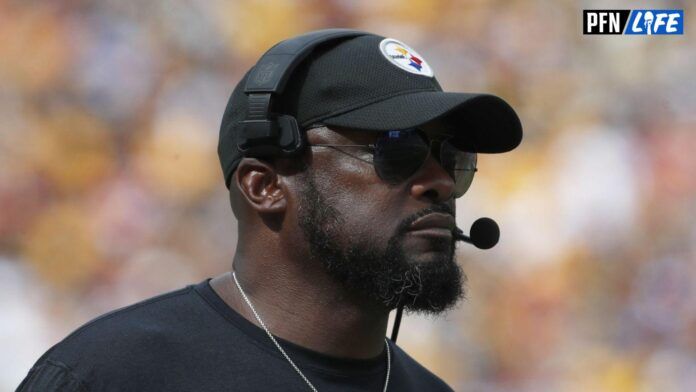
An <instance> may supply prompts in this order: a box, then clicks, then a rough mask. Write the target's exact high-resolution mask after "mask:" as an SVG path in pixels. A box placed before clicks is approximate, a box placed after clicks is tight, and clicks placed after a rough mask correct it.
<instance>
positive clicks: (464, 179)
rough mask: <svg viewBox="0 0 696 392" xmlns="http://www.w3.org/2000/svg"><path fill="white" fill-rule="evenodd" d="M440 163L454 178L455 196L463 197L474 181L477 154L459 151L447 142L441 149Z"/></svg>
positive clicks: (444, 142)
mask: <svg viewBox="0 0 696 392" xmlns="http://www.w3.org/2000/svg"><path fill="white" fill-rule="evenodd" d="M440 162H441V164H442V167H443V168H445V170H447V172H448V173H450V175H452V177H453V178H454V196H455V197H461V196H462V195H463V194H464V193H466V191H467V190H469V187H470V186H471V182H472V181H473V180H474V174H475V173H476V153H473V152H466V151H462V150H459V149H458V148H456V147H455V146H454V145H452V144H451V143H450V142H448V141H446V140H445V141H443V142H442V145H441V147H440Z"/></svg>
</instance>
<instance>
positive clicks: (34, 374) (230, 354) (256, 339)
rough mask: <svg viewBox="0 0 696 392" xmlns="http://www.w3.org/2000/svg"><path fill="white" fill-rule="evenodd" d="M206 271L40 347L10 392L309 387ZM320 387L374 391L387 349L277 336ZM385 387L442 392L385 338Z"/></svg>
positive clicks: (435, 380)
mask: <svg viewBox="0 0 696 392" xmlns="http://www.w3.org/2000/svg"><path fill="white" fill-rule="evenodd" d="M209 280H210V279H206V280H204V281H203V282H201V283H199V284H196V285H190V286H187V287H185V288H183V289H180V290H177V291H173V292H170V293H167V294H162V295H159V296H157V297H153V298H150V299H148V300H145V301H142V302H139V303H136V304H134V305H131V306H128V307H125V308H122V309H119V310H115V311H113V312H110V313H107V314H105V315H103V316H101V317H99V318H97V319H95V320H93V321H91V322H89V323H87V324H85V325H84V326H82V327H80V328H79V329H77V330H76V331H75V332H73V333H72V334H71V335H69V336H68V337H66V338H65V339H64V340H63V341H61V342H59V343H58V344H56V345H55V346H53V347H52V348H51V349H50V350H48V351H47V352H46V353H45V354H44V355H43V356H41V358H39V360H38V361H37V362H36V364H35V365H34V367H32V369H31V370H30V371H29V374H28V375H27V376H26V378H25V379H24V381H22V383H21V384H20V386H19V387H18V389H17V390H18V391H172V392H173V391H196V392H207V391H308V390H309V387H308V385H307V384H306V383H305V382H304V381H303V380H302V378H301V377H300V376H299V374H298V373H297V372H295V370H294V369H293V368H292V367H291V366H290V364H289V362H287V360H286V359H285V358H284V357H283V356H282V354H281V353H280V352H279V351H278V349H277V348H276V347H275V345H273V342H272V341H271V340H270V338H269V337H268V335H266V333H265V331H264V330H263V329H261V328H259V327H257V326H256V325H254V324H252V323H251V322H249V321H248V320H246V319H245V318H243V317H242V316H241V315H239V314H238V313H237V312H235V311H234V310H233V309H232V308H230V307H229V306H227V304H226V303H225V302H223V300H222V299H221V298H220V297H219V296H218V295H217V293H215V291H214V290H213V289H212V288H211V286H210V284H209ZM276 339H277V340H278V342H279V343H280V344H281V346H282V347H283V348H284V349H285V351H286V352H287V354H288V355H289V356H290V358H292V360H293V361H294V362H295V364H297V366H298V367H299V368H300V370H301V371H302V372H303V373H304V374H305V376H306V377H307V378H308V379H309V380H310V381H311V382H312V384H314V386H315V387H316V388H317V389H318V390H319V391H382V389H383V388H384V379H385V376H386V368H387V366H386V365H387V359H386V351H383V352H382V354H381V355H379V356H378V357H375V358H372V359H367V360H355V359H342V358H336V357H331V356H327V355H324V354H321V353H318V352H315V351H311V350H308V349H306V348H303V347H301V346H298V345H296V344H293V343H290V342H288V341H286V340H283V339H280V338H276ZM389 347H390V349H391V353H392V364H391V376H390V380H389V390H390V391H400V392H405V391H451V389H450V388H449V387H448V386H447V385H446V384H445V383H444V382H443V381H442V380H440V379H439V378H438V377H437V376H435V375H433V374H432V373H430V372H429V371H428V370H427V369H425V368H424V367H423V366H421V365H419V364H418V363H417V362H416V361H415V360H414V359H413V358H411V357H410V356H408V354H406V353H405V352H404V351H403V350H401V349H400V348H399V347H397V346H396V345H395V344H393V343H392V342H391V341H390V342H389Z"/></svg>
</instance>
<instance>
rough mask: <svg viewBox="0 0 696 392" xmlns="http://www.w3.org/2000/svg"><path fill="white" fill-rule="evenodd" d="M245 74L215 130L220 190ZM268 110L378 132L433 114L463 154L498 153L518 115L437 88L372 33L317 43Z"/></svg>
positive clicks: (233, 156)
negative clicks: (218, 134)
mask: <svg viewBox="0 0 696 392" xmlns="http://www.w3.org/2000/svg"><path fill="white" fill-rule="evenodd" d="M250 71H251V70H250ZM248 76H249V72H247V74H246V75H245V76H244V78H242V80H241V81H240V82H239V83H238V84H237V86H236V87H235V89H234V91H233V93H232V96H231V97H230V99H229V101H228V103H227V108H226V109H225V113H224V115H223V118H222V124H221V127H220V139H219V143H218V155H219V157H220V163H221V165H222V170H223V174H224V176H225V183H226V185H227V187H228V188H229V183H230V179H231V177H232V173H233V172H234V170H235V169H236V168H237V165H238V164H239V161H240V160H241V159H242V153H241V152H240V151H239V150H238V147H237V135H236V132H235V130H236V129H237V127H235V124H238V123H240V122H242V121H244V120H245V116H246V113H247V106H248V102H247V101H248V98H247V96H246V95H245V93H244V86H245V85H246V80H247V77H248ZM473 77H475V75H473ZM272 110H273V112H275V113H282V114H288V115H292V116H294V117H295V118H296V119H297V123H298V125H299V127H300V128H301V129H303V130H304V129H306V128H307V127H310V126H313V125H317V124H323V125H326V126H329V127H331V126H335V127H343V128H350V129H359V130H365V131H378V132H383V131H390V130H402V129H409V128H415V127H419V126H421V125H424V124H426V123H428V122H431V121H433V120H436V119H440V120H442V122H443V124H445V125H446V126H447V127H448V130H449V131H451V132H453V133H454V135H455V137H454V139H455V143H454V144H455V145H457V146H458V147H459V148H461V149H463V150H466V151H471V152H480V153H501V152H506V151H510V150H512V149H514V148H515V147H517V146H518V145H519V144H520V142H521V141H522V125H521V123H520V120H519V118H518V116H517V114H516V113H515V111H514V110H513V109H512V107H511V106H510V105H509V104H508V103H507V102H505V101H504V100H503V99H501V98H499V97H497V96H494V95H490V94H477V93H455V92H444V91H443V90H442V88H441V87H440V84H439V83H438V81H437V79H436V78H435V76H434V74H433V71H432V69H431V68H430V65H429V64H428V63H427V61H425V59H424V58H423V57H422V56H421V55H420V54H418V53H417V52H416V51H415V50H413V49H412V48H410V47H409V46H408V45H406V44H404V43H403V42H401V41H398V40H396V39H392V38H386V37H382V36H379V35H374V34H367V35H362V36H358V37H353V38H343V39H339V40H333V41H329V42H327V43H324V44H322V45H320V46H318V47H317V48H316V49H314V51H313V52H312V53H311V54H310V55H309V56H308V57H307V58H305V59H304V60H303V62H302V63H301V64H300V65H299V66H298V67H297V68H296V69H295V70H294V72H293V73H292V75H291V77H290V79H289V81H288V84H287V86H286V87H285V91H284V92H283V94H282V95H281V96H279V97H274V106H273V107H272ZM303 132H304V131H303Z"/></svg>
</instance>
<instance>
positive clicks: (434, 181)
mask: <svg viewBox="0 0 696 392" xmlns="http://www.w3.org/2000/svg"><path fill="white" fill-rule="evenodd" d="M411 195H413V197H415V198H416V199H422V198H426V199H428V200H429V201H430V202H432V203H442V202H445V201H447V200H449V199H450V198H452V197H453V196H454V179H452V176H450V175H449V174H448V173H447V171H445V169H444V168H443V167H442V166H441V165H440V163H438V161H437V160H435V158H433V156H432V155H431V156H429V157H428V159H427V160H426V161H425V163H424V164H423V167H421V168H420V169H419V170H418V172H416V174H415V175H414V176H413V178H412V179H411Z"/></svg>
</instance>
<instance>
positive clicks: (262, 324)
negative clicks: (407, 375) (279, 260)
mask: <svg viewBox="0 0 696 392" xmlns="http://www.w3.org/2000/svg"><path fill="white" fill-rule="evenodd" d="M232 278H234V283H236V284H237V288H238V289H239V292H240V293H242V297H244V301H246V303H247V305H249V308H251V311H252V312H253V313H254V316H255V317H256V320H257V321H258V322H259V324H261V327H263V330H264V331H266V334H267V335H268V337H269V338H271V340H272V341H273V343H274V344H275V346H276V347H278V350H279V351H280V353H281V354H283V356H284V357H285V359H287V360H288V362H289V363H290V365H291V366H292V368H293V369H295V371H296V372H297V374H299V375H300V377H302V379H303V380H304V381H305V382H306V383H307V385H309V387H310V388H311V389H312V391H314V392H317V389H316V388H315V387H314V385H312V383H311V382H309V380H308V379H307V377H305V375H304V374H303V373H302V372H301V371H300V368H298V367H297V365H295V362H293V361H292V359H290V357H289V356H288V354H287V353H286V352H285V350H283V348H282V347H280V344H278V342H277V341H276V340H275V338H274V337H273V335H272V334H271V331H269V330H268V328H267V327H266V324H264V322H263V320H261V317H260V316H259V314H258V313H257V312H256V309H255V308H254V305H252V304H251V301H249V297H247V295H246V293H245V292H244V290H242V286H241V285H240V284H239V280H237V275H236V274H235V273H234V271H232ZM384 344H385V345H386V346H387V377H386V379H385V380H384V390H383V392H387V386H389V373H390V372H391V353H390V352H389V343H388V342H387V338H384Z"/></svg>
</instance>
